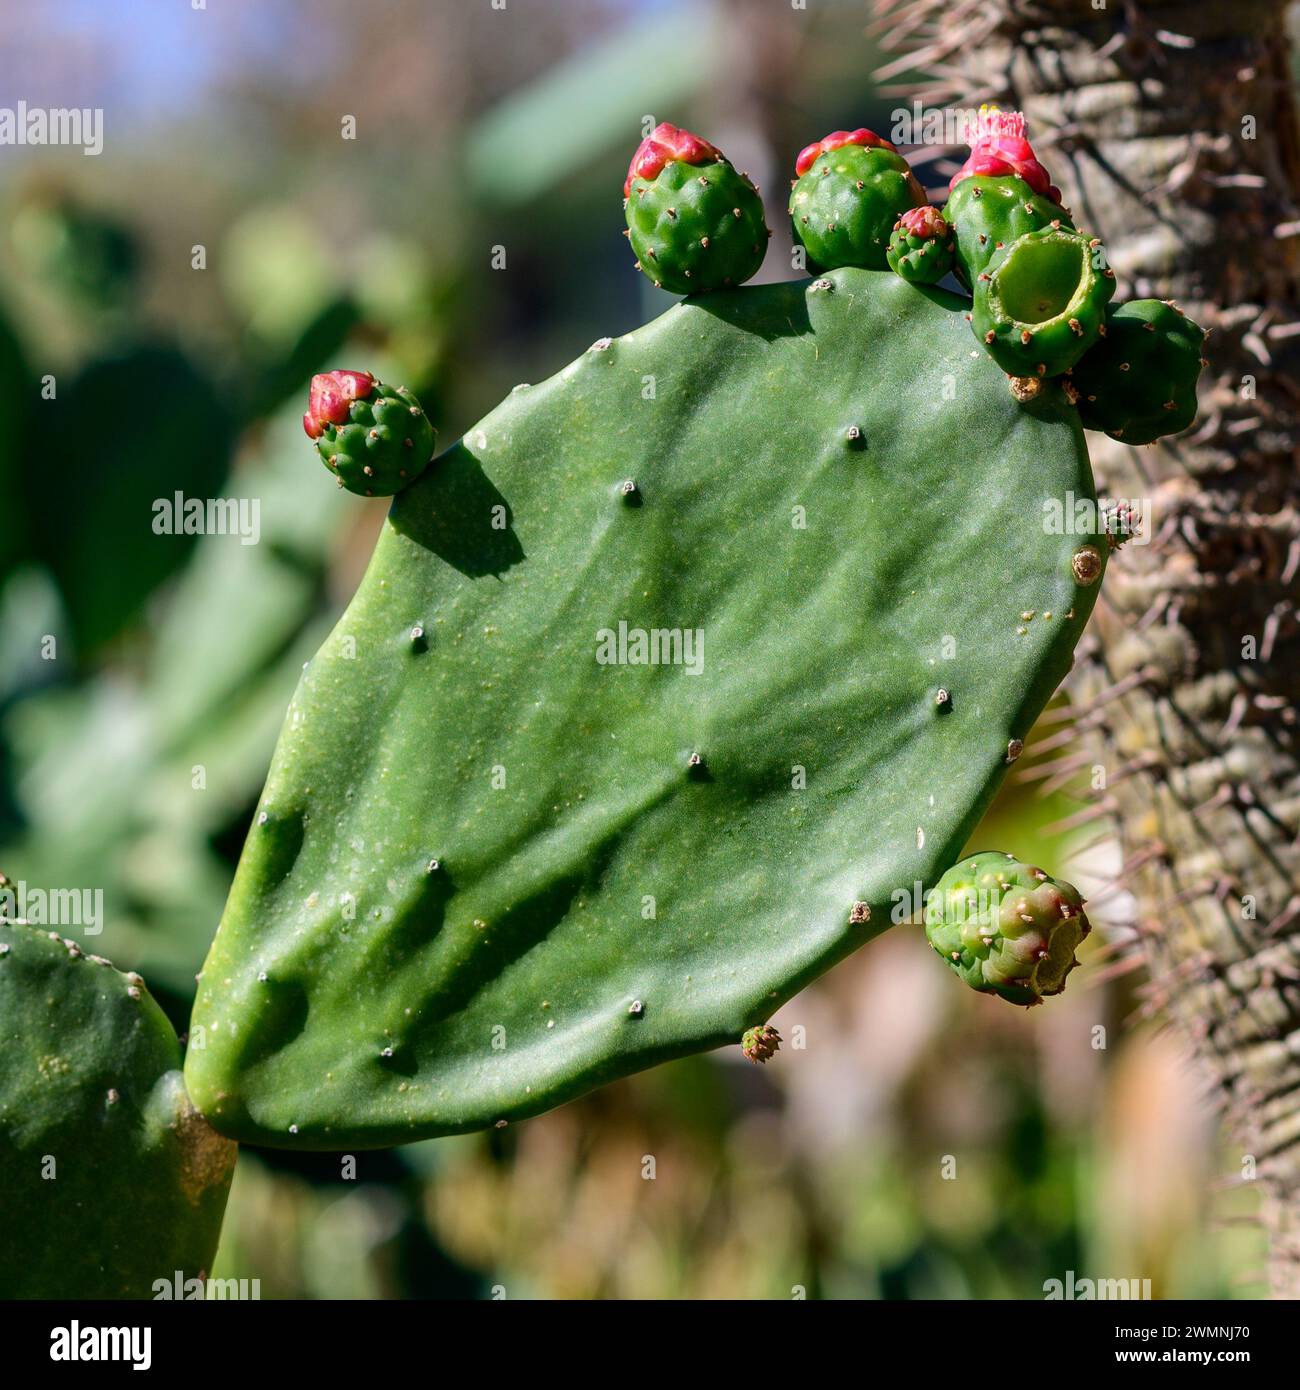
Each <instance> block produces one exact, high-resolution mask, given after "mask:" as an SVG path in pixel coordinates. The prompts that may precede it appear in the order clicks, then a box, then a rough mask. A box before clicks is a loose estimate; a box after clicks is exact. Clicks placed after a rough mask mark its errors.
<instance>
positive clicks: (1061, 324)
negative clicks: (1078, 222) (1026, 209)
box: [971, 227, 1115, 377]
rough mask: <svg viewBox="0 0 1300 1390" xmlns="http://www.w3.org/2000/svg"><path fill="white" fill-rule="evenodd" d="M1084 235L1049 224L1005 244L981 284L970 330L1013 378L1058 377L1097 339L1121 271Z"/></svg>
mask: <svg viewBox="0 0 1300 1390" xmlns="http://www.w3.org/2000/svg"><path fill="white" fill-rule="evenodd" d="M1104 261H1105V257H1104V256H1102V255H1099V254H1098V247H1097V246H1096V245H1095V244H1094V243H1093V242H1091V241H1089V239H1088V238H1087V237H1084V236H1080V235H1079V233H1078V232H1072V231H1067V230H1065V229H1064V228H1063V227H1062V228H1058V227H1043V228H1041V229H1040V230H1039V231H1036V232H1026V233H1025V235H1024V236H1021V237H1017V238H1016V240H1015V241H1013V242H1012V243H1011V244H1010V245H1009V246H1006V247H1004V248H1003V249H1002V250H1001V251H999V252H998V253H997V255H996V256H994V258H993V259H992V260H991V261H990V262H989V267H988V269H987V270H986V271H984V272H983V273H982V274H981V275H980V276H979V278H978V279H977V280H976V282H975V303H974V306H973V308H972V311H971V328H972V329H973V330H974V332H975V336H976V337H977V338H978V339H979V341H980V343H981V344H982V345H983V346H984V348H985V349H986V350H987V352H988V354H989V356H990V357H992V358H993V360H994V361H995V362H996V363H997V364H998V366H999V367H1001V368H1002V370H1003V371H1004V372H1006V373H1008V375H1010V376H1040V377H1044V376H1058V375H1059V374H1060V373H1061V372H1065V371H1068V370H1069V369H1070V368H1071V367H1073V366H1074V364H1075V363H1076V362H1077V361H1078V360H1079V358H1081V357H1082V356H1083V354H1084V353H1085V352H1087V350H1088V349H1089V348H1090V347H1091V346H1092V345H1093V343H1095V342H1096V341H1097V338H1098V336H1099V335H1100V333H1101V330H1102V326H1103V322H1104V315H1105V312H1106V305H1107V304H1108V303H1109V302H1110V297H1111V295H1113V294H1114V293H1115V272H1114V271H1113V270H1110V269H1109V268H1107V267H1106V266H1105V265H1104Z"/></svg>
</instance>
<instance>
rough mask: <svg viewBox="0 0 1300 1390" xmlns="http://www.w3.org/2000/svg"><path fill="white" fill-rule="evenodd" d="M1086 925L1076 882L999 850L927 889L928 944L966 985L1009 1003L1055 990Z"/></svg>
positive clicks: (1023, 1001)
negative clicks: (994, 995) (998, 996)
mask: <svg viewBox="0 0 1300 1390" xmlns="http://www.w3.org/2000/svg"><path fill="white" fill-rule="evenodd" d="M1089 930H1090V927H1089V924H1088V917H1087V914H1086V913H1085V912H1084V910H1083V898H1082V897H1080V895H1079V890H1078V889H1077V888H1075V887H1074V886H1073V885H1072V884H1069V883H1065V882H1064V881H1062V880H1061V879H1057V878H1053V877H1052V876H1051V875H1050V874H1048V873H1046V872H1044V871H1043V870H1042V869H1037V868H1035V867H1034V866H1033V865H1032V864H1022V863H1021V862H1020V861H1019V860H1018V859H1016V857H1015V856H1014V855H1011V854H1000V853H998V852H997V851H992V850H990V851H985V852H983V853H980V854H974V855H971V856H970V857H969V858H967V859H963V860H962V861H961V862H960V863H958V864H954V865H953V867H952V868H951V869H949V870H948V872H947V873H946V874H944V875H943V877H942V878H941V879H940V880H939V882H938V883H937V884H935V886H934V887H933V888H932V889H931V890H930V892H929V893H928V894H927V896H926V903H925V935H926V938H927V939H928V940H929V942H930V945H931V946H933V947H934V949H935V951H936V952H937V953H938V954H939V955H940V956H942V957H943V959H944V960H945V961H947V963H948V965H949V966H950V967H951V968H952V969H953V970H955V971H956V972H957V974H958V975H960V976H961V978H962V979H963V980H965V982H966V983H967V984H968V985H970V987H971V988H972V989H975V990H979V991H980V993H982V994H998V995H1001V997H1002V998H1003V999H1006V1000H1008V1001H1009V1002H1011V1003H1012V1004H1024V1005H1031V1004H1041V1003H1042V1001H1043V998H1044V996H1046V995H1049V994H1060V993H1061V991H1062V990H1063V989H1064V988H1065V977H1066V976H1067V975H1068V974H1069V973H1070V971H1071V970H1072V969H1073V968H1074V966H1075V964H1076V963H1077V962H1076V961H1075V957H1074V952H1075V949H1076V948H1077V947H1078V945H1079V943H1080V942H1081V941H1082V940H1083V939H1084V937H1085V936H1087V935H1088V932H1089Z"/></svg>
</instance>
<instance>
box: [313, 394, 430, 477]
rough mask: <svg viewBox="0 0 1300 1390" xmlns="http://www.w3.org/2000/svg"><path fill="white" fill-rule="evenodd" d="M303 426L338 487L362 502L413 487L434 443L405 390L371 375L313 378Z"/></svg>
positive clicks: (421, 413) (428, 427)
mask: <svg viewBox="0 0 1300 1390" xmlns="http://www.w3.org/2000/svg"><path fill="white" fill-rule="evenodd" d="M302 425H303V429H305V430H306V431H307V437H308V438H309V439H311V440H314V441H315V444H316V452H317V453H318V454H319V455H320V457H321V462H322V463H324V465H325V467H326V468H328V469H329V470H330V471H331V472H332V473H334V474H335V475H336V476H337V478H338V480H339V484H340V486H342V487H345V488H347V489H348V491H349V492H355V493H359V494H360V495H361V496H363V497H391V496H392V495H393V493H395V492H400V491H401V490H402V489H403V488H404V487H407V486H409V485H410V484H411V483H413V482H414V481H415V480H416V478H418V477H419V476H420V474H421V473H423V472H424V470H425V468H426V467H427V465H428V463H429V460H430V459H431V458H432V457H433V446H434V441H435V439H436V438H437V432H436V431H435V430H434V428H433V426H432V425H431V424H430V423H429V421H428V418H427V417H426V416H425V413H424V411H423V410H421V409H420V402H419V401H418V400H416V398H415V396H414V395H413V394H412V393H411V392H410V391H408V390H407V389H406V387H405V386H396V387H394V386H385V385H384V383H383V382H382V381H376V380H375V378H374V377H372V376H371V375H370V373H369V372H348V371H336V372H322V373H320V374H319V375H317V376H314V377H312V379H311V395H310V405H309V408H308V410H307V412H306V414H305V415H304V416H303V417H302Z"/></svg>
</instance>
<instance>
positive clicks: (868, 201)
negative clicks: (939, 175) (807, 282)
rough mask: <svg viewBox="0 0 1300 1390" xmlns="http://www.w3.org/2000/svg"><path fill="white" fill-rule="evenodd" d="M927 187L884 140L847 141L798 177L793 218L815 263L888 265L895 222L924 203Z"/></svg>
mask: <svg viewBox="0 0 1300 1390" xmlns="http://www.w3.org/2000/svg"><path fill="white" fill-rule="evenodd" d="M925 201H926V197H925V190H924V189H923V188H922V187H921V185H920V184H919V183H917V181H916V177H915V175H913V173H912V171H911V168H910V167H909V165H908V163H907V160H905V159H904V158H903V156H902V155H901V154H898V153H896V152H895V151H894V150H887V149H883V148H881V147H880V146H863V145H841V146H839V148H838V149H833V150H828V151H827V152H826V153H825V154H821V155H818V157H817V158H816V159H815V160H814V161H813V163H812V165H811V166H810V167H809V169H808V171H807V172H806V173H805V174H803V175H801V176H800V177H799V178H798V179H796V180H795V184H794V188H793V189H792V191H791V193H790V222H791V225H792V226H793V228H794V234H795V237H796V238H797V239H798V240H799V241H800V242H802V243H803V245H804V246H805V247H806V248H807V251H808V257H809V260H810V261H811V263H812V268H824V269H827V270H835V269H839V268H840V267H842V266H859V267H863V268H865V269H868V270H884V269H885V268H886V267H887V265H888V261H887V254H888V250H889V236H890V233H891V232H892V231H893V228H894V223H895V222H897V221H898V219H899V217H900V216H901V215H902V214H903V213H905V212H906V211H907V210H908V209H909V208H914V207H922V206H924V204H925Z"/></svg>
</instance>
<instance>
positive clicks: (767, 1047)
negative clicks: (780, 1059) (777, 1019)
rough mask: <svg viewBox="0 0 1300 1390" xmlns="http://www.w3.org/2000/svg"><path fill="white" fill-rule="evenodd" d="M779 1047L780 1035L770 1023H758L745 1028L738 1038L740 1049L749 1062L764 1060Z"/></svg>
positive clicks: (772, 1054)
mask: <svg viewBox="0 0 1300 1390" xmlns="http://www.w3.org/2000/svg"><path fill="white" fill-rule="evenodd" d="M780 1048H781V1035H780V1033H778V1032H777V1031H776V1029H775V1028H773V1027H772V1025H771V1024H770V1023H760V1024H759V1025H758V1027H757V1028H750V1029H747V1030H746V1032H745V1035H744V1037H742V1038H741V1040H740V1050H741V1051H742V1052H743V1053H744V1054H745V1056H746V1057H748V1058H749V1060H750V1061H751V1062H754V1063H759V1062H766V1061H768V1060H769V1059H770V1058H772V1057H775V1056H776V1054H777V1052H778V1051H779V1050H780Z"/></svg>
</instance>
